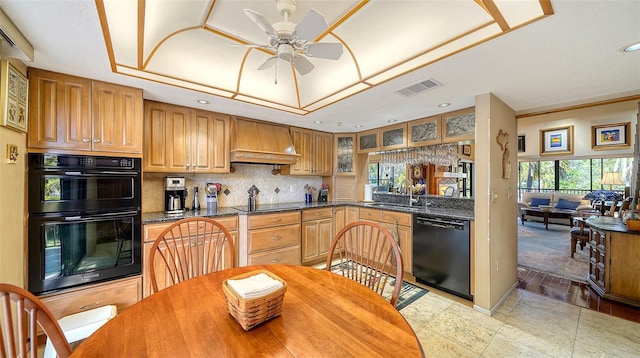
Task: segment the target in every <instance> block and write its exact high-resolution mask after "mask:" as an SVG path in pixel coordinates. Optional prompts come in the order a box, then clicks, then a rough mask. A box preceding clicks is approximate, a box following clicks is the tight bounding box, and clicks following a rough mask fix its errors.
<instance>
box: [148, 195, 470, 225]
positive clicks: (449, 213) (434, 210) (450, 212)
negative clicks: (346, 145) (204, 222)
mask: <svg viewBox="0 0 640 358" xmlns="http://www.w3.org/2000/svg"><path fill="white" fill-rule="evenodd" d="M344 205H347V206H357V207H362V208H374V209H380V210H389V211H397V212H402V213H409V214H414V213H418V214H425V215H429V216H436V217H446V218H454V219H461V220H473V210H461V209H452V208H438V207H428V208H425V207H424V206H404V205H394V204H391V203H381V202H375V203H370V202H352V201H347V202H345V201H332V202H328V203H318V202H313V203H304V202H292V203H278V204H258V205H257V206H256V209H255V210H252V211H249V209H248V208H247V207H246V206H231V207H220V208H218V209H217V210H216V211H207V210H204V209H201V210H199V211H186V212H185V213H184V214H181V215H174V214H165V213H163V212H161V211H160V212H149V213H142V223H143V224H154V223H161V222H171V221H176V220H180V219H185V218H190V217H217V216H230V215H236V214H239V215H259V214H267V213H277V212H287V211H293V210H304V209H315V208H326V207H334V206H344Z"/></svg>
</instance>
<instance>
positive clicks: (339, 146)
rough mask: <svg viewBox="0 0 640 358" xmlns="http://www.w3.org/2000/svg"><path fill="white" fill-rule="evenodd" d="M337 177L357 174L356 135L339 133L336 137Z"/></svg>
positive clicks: (334, 150)
mask: <svg viewBox="0 0 640 358" xmlns="http://www.w3.org/2000/svg"><path fill="white" fill-rule="evenodd" d="M334 137H335V144H334V149H333V153H334V159H333V161H334V163H335V173H334V174H335V175H355V174H356V166H355V165H356V161H355V155H356V135H355V134H354V133H337V134H335V135H334Z"/></svg>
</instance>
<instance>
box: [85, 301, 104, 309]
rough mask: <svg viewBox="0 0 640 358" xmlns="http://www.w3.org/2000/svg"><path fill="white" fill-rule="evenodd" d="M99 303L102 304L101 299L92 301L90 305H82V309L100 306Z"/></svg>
mask: <svg viewBox="0 0 640 358" xmlns="http://www.w3.org/2000/svg"><path fill="white" fill-rule="evenodd" d="M99 304H100V301H98V302H94V303H92V304H90V305H84V306H80V309H81V310H86V309H89V308H93V307H96V306H98V305H99Z"/></svg>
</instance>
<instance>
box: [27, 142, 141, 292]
mask: <svg viewBox="0 0 640 358" xmlns="http://www.w3.org/2000/svg"><path fill="white" fill-rule="evenodd" d="M28 186H29V189H28V190H29V191H28V195H29V199H28V206H29V234H28V237H29V239H28V240H29V245H28V246H29V248H28V251H29V254H28V260H29V263H28V272H29V274H28V277H29V291H31V292H33V293H35V294H44V293H48V292H53V291H56V290H60V289H64V288H69V287H74V286H79V285H84V284H88V283H96V282H101V281H107V280H112V279H116V278H121V277H127V276H131V275H137V274H140V273H141V269H142V265H141V262H142V253H141V251H142V249H141V235H142V226H141V225H142V221H141V217H142V215H141V196H142V174H141V160H140V159H139V158H120V157H98V156H80V155H62V154H44V153H31V154H29V179H28Z"/></svg>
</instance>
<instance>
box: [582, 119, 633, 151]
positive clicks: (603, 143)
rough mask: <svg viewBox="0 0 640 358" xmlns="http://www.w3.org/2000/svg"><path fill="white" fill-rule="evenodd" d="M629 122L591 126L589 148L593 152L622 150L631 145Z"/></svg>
mask: <svg viewBox="0 0 640 358" xmlns="http://www.w3.org/2000/svg"><path fill="white" fill-rule="evenodd" d="M630 128H631V122H627V123H615V124H603V125H598V126H591V148H593V149H594V150H611V149H624V148H628V147H629V146H630V145H631V142H630V140H629V139H630V135H631V134H630Z"/></svg>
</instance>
